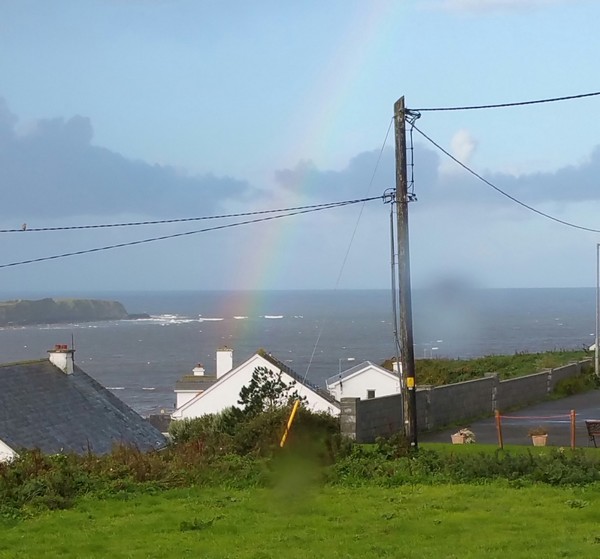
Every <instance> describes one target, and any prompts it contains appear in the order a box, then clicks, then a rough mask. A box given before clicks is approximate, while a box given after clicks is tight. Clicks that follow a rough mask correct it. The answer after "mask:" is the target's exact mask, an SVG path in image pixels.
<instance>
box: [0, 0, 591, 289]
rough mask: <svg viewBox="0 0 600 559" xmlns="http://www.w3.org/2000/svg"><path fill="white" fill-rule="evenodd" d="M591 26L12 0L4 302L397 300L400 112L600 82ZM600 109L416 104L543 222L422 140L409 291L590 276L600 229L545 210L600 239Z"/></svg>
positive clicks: (356, 8) (450, 0) (543, 9)
mask: <svg viewBox="0 0 600 559" xmlns="http://www.w3.org/2000/svg"><path fill="white" fill-rule="evenodd" d="M598 21H600V3H599V2H597V1H595V0H564V1H561V0H405V1H399V0H369V1H368V2H366V1H363V0H327V1H326V2H322V1H320V2H316V1H314V0H305V1H303V2H281V1H272V0H256V1H254V2H246V1H233V0H220V1H217V0H212V1H209V0H85V1H79V0H53V2H47V1H45V0H3V2H1V3H0V192H1V200H2V202H1V204H0V229H2V230H3V231H4V230H14V229H22V228H23V227H26V229H27V230H26V231H18V232H3V233H0V294H2V293H4V294H10V295H17V296H21V295H22V294H25V293H29V292H46V293H54V292H56V293H59V292H60V293H66V292H97V291H129V290H140V289H144V290H184V289H247V290H264V289H350V288H352V289H386V288H388V287H389V285H390V253H391V249H390V205H389V204H386V203H384V202H383V200H382V199H381V197H382V196H383V194H384V193H385V192H386V191H389V190H390V189H393V188H394V187H395V158H394V131H393V127H392V128H391V129H390V125H391V123H392V117H393V106H394V103H395V102H396V100H397V99H399V98H400V97H402V96H404V98H405V102H406V106H407V107H408V108H410V109H426V108H432V107H454V106H469V105H481V104H495V103H511V102H520V101H529V100H537V99H546V98H554V97H562V96H570V95H577V94H583V93H589V92H596V91H600V66H599V65H598V60H599V58H600V36H599V35H598V33H597V22H598ZM599 113H600V96H597V97H589V98H583V99H577V100H570V101H563V102H559V103H558V102H557V103H546V104H538V105H526V106H519V107H511V108H498V109H489V110H471V111H451V112H429V111H421V117H420V118H419V119H418V120H417V122H416V126H417V127H418V129H419V130H420V131H422V132H424V133H425V134H426V135H427V136H428V137H429V138H431V139H432V140H434V141H435V142H436V143H437V144H438V145H439V146H441V147H442V148H443V149H444V150H446V151H448V152H450V153H451V154H453V155H454V156H455V157H456V158H457V159H459V160H460V161H461V162H463V163H464V164H466V165H467V166H468V167H470V168H471V169H473V170H474V171H475V172H477V173H478V174H480V175H481V176H482V177H484V178H485V179H486V180H487V181H489V182H491V183H492V184H493V185H494V186H496V187H498V188H499V189H501V190H502V191H504V192H505V193H507V194H509V195H510V196H511V197H512V198H514V199H516V200H518V201H520V202H522V203H523V204H526V205H527V206H529V208H527V207H525V206H523V205H520V204H519V203H517V202H515V200H511V199H509V198H508V197H506V196H503V195H502V194H500V193H499V192H498V191H496V190H494V189H493V188H492V187H491V186H489V185H487V184H485V183H484V182H482V181H481V180H478V179H477V178H475V177H474V176H473V175H471V174H469V173H467V172H466V171H465V170H464V169H462V168H461V167H460V166H458V165H457V164H456V163H455V162H453V161H452V160H451V159H449V158H448V157H447V156H446V155H445V154H444V153H443V152H442V151H440V150H439V149H438V148H437V147H436V146H435V145H433V144H432V143H430V142H429V140H427V139H426V138H425V137H424V136H423V135H421V134H420V133H419V131H417V130H415V131H413V133H412V139H413V142H414V144H413V145H414V151H413V153H414V166H413V167H412V171H413V173H414V181H415V182H414V190H415V194H416V197H417V201H415V202H412V203H411V204H410V206H409V224H410V258H411V280H412V285H413V286H415V287H428V286H434V285H444V284H448V283H452V284H456V283H458V284H461V285H467V286H474V287H582V286H588V287H592V286H594V285H595V281H596V260H595V259H596V243H597V242H600V234H598V233H596V232H593V231H586V230H582V229H578V228H576V227H570V226H567V225H565V224H563V223H560V222H558V221H554V220H551V219H548V218H547V217H544V216H543V215H541V214H540V213H538V212H541V213H545V214H548V215H550V216H552V217H554V218H556V219H557V220H560V221H563V222H569V223H572V224H575V225H577V226H580V227H584V228H588V229H599V230H600V218H599V217H598V216H599V215H600V182H599V181H600V136H599V133H598V122H599V121H598V115H599ZM410 136H411V135H410V134H409V138H410ZM371 197H379V199H376V200H372V201H369V202H365V203H364V204H353V205H348V206H345V207H339V208H334V209H328V210H323V211H319V212H314V213H307V214H302V215H295V216H290V217H281V218H277V219H271V220H268V221H261V222H256V223H251V224H242V225H235V226H233V227H227V228H223V225H225V224H229V225H234V224H238V223H240V222H243V221H248V220H254V219H258V218H262V217H265V216H268V215H271V216H272V215H281V214H259V215H255V216H250V217H240V216H238V217H230V218H227V219H202V220H196V221H185V222H174V223H166V224H155V225H140V226H131V227H118V228H95V229H75V230H62V231H43V232H38V231H34V230H32V229H36V228H47V227H70V226H89V225H101V224H114V223H130V222H143V221H159V220H175V219H184V218H211V217H215V216H222V215H230V214H246V213H250V212H263V211H268V210H274V209H286V208H295V207H298V206H306V205H314V204H325V203H331V202H341V201H346V200H356V199H363V198H371ZM531 208H533V209H531ZM534 210H537V212H536V211H534ZM215 227H216V228H217V229H215ZM170 235H179V236H177V237H174V238H171V239H163V240H159V241H155V242H148V243H142V244H136V245H134V246H129V247H121V248H115V249H111V250H101V251H93V252H89V253H86V254H79V255H75V256H70V257H64V258H55V259H51V260H45V261H40V262H35V263H29V264H20V265H14V266H6V265H7V264H15V263H20V262H24V261H28V260H35V259H40V258H46V257H50V256H59V255H62V254H67V253H72V252H85V251H89V250H91V249H97V248H103V247H107V246H112V245H119V244H126V243H129V242H135V241H140V240H145V239H152V238H156V237H164V236H170Z"/></svg>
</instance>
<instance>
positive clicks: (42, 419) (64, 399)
mask: <svg viewBox="0 0 600 559" xmlns="http://www.w3.org/2000/svg"><path fill="white" fill-rule="evenodd" d="M0 439H1V440H2V441H4V442H5V443H6V444H7V445H8V446H10V447H11V448H12V449H13V450H15V451H17V452H18V451H19V449H22V448H29V449H31V448H39V449H40V450H42V451H43V452H46V453H58V452H75V453H78V454H82V453H85V452H87V451H91V452H93V453H96V454H106V453H108V452H110V451H111V449H112V448H113V446H114V445H115V444H126V445H131V446H135V447H137V448H139V449H140V450H143V451H147V450H152V449H159V448H162V447H163V446H165V444H166V440H165V438H164V437H163V435H162V434H161V433H160V432H159V431H158V430H157V429H155V428H154V427H153V426H152V425H150V423H149V422H148V421H146V420H145V419H144V418H142V417H141V416H140V415H138V414H137V413H136V412H135V411H134V410H132V409H131V408H130V407H129V406H127V405H126V404H125V403H124V402H122V401H121V400H119V398H117V397H116V396H115V395H114V394H112V392H110V391H109V390H107V389H106V388H104V387H103V386H101V385H100V384H99V383H98V382H96V381H95V380H94V379H93V378H92V377H90V376H89V375H87V374H86V373H85V372H84V371H83V370H81V369H80V368H79V367H77V366H75V368H74V372H73V374H71V375H67V374H65V373H63V372H62V371H61V370H60V369H59V368H57V367H55V366H54V365H53V364H52V363H50V361H49V360H47V359H44V360H39V361H28V362H22V363H13V364H8V365H0Z"/></svg>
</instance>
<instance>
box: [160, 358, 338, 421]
mask: <svg viewBox="0 0 600 559" xmlns="http://www.w3.org/2000/svg"><path fill="white" fill-rule="evenodd" d="M257 367H264V368H266V369H269V370H271V371H273V372H278V371H279V372H281V378H282V380H283V382H285V383H286V384H288V385H290V384H291V383H292V382H296V383H297V384H296V389H297V390H298V393H299V394H300V395H301V396H304V397H305V398H306V400H307V404H306V406H307V408H308V409H310V410H313V411H324V412H327V413H330V414H332V415H338V414H339V404H338V403H337V402H336V401H335V400H334V399H333V398H332V397H331V396H329V394H327V393H325V392H324V391H322V390H321V389H315V388H314V387H312V386H309V385H308V384H307V383H303V382H302V379H300V377H299V376H298V375H297V374H296V373H294V372H293V371H292V370H291V369H290V368H289V367H287V366H286V365H284V364H283V363H281V362H279V361H278V360H276V359H275V358H273V357H272V356H270V355H268V354H266V353H263V352H259V353H255V354H254V355H252V356H251V357H250V358H249V359H247V360H246V361H245V362H244V363H242V364H241V365H239V366H237V367H235V368H234V369H232V370H231V371H229V372H228V373H226V374H224V375H223V376H222V377H221V378H219V380H218V381H217V382H216V383H215V384H213V385H212V386H211V387H210V388H208V389H207V390H205V391H204V392H202V393H200V394H198V395H197V396H195V397H194V398H192V399H191V400H190V401H188V402H187V403H186V404H184V405H183V406H182V407H180V408H178V409H176V410H175V411H174V412H173V414H172V417H173V419H186V418H188V419H189V418H194V417H199V416H201V415H206V414H209V413H218V412H220V411H222V410H223V409H225V408H227V407H230V406H238V405H239V404H238V400H239V395H240V390H241V389H242V387H243V386H247V385H248V384H249V383H250V381H251V380H252V375H253V373H254V370H255V369H256V368H257Z"/></svg>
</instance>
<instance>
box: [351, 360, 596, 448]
mask: <svg viewBox="0 0 600 559" xmlns="http://www.w3.org/2000/svg"><path fill="white" fill-rule="evenodd" d="M590 365H591V360H589V359H588V360H584V361H581V362H579V363H571V364H569V365H565V366H563V367H558V368H556V369H546V370H544V371H541V372H539V373H535V374H532V375H527V376H524V377H519V378H516V379H508V380H503V381H499V379H498V375H497V374H496V373H489V374H488V375H486V376H485V378H482V379H477V380H471V381H466V382H459V383H455V384H449V385H446V386H437V387H429V386H420V387H419V388H418V389H417V394H416V400H417V428H418V430H419V431H430V430H433V429H440V428H442V427H444V426H446V425H451V424H454V423H464V422H465V421H468V420H472V419H474V418H476V417H481V416H486V415H491V414H492V413H493V412H494V411H495V410H496V409H498V410H500V411H503V410H507V409H512V408H518V407H521V406H525V405H527V404H530V403H533V402H537V401H541V400H543V399H544V398H545V397H546V396H547V395H548V394H550V393H551V392H552V390H554V387H555V386H556V383H557V382H558V381H559V380H562V379H565V378H571V377H574V376H577V375H578V374H580V373H581V372H582V370H583V369H584V368H585V367H589V366H590ZM340 420H341V426H342V433H343V434H345V435H347V436H349V437H351V438H353V439H355V440H356V441H357V442H364V443H367V442H373V441H375V439H376V438H377V437H380V436H386V437H387V436H389V435H390V434H392V433H394V432H397V431H400V430H402V428H403V426H402V399H401V397H400V395H399V394H394V395H392V396H384V397H382V398H373V399H371V400H360V399H359V398H342V400H341V416H340Z"/></svg>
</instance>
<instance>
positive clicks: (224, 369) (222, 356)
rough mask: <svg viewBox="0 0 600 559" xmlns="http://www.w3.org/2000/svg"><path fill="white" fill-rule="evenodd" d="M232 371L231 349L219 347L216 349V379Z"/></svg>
mask: <svg viewBox="0 0 600 559" xmlns="http://www.w3.org/2000/svg"><path fill="white" fill-rule="evenodd" d="M231 369H233V349H230V348H228V347H221V348H219V349H217V378H221V377H222V376H223V375H224V374H225V373H228V372H229V371H231Z"/></svg>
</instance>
